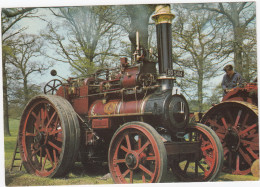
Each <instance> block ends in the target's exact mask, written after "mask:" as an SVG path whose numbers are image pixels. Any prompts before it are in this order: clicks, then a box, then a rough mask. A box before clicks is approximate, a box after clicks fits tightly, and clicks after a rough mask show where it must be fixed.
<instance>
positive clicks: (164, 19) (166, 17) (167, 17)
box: [152, 4, 175, 90]
mask: <svg viewBox="0 0 260 187" xmlns="http://www.w3.org/2000/svg"><path fill="white" fill-rule="evenodd" d="M174 17H175V16H174V15H173V14H172V13H171V7H170V5H169V4H166V5H157V6H156V8H155V15H153V16H152V19H153V20H154V21H155V24H156V34H157V48H158V62H159V79H160V77H161V85H162V90H167V89H171V88H172V86H173V80H171V79H167V77H166V71H167V69H172V28H171V25H172V19H173V18H174Z"/></svg>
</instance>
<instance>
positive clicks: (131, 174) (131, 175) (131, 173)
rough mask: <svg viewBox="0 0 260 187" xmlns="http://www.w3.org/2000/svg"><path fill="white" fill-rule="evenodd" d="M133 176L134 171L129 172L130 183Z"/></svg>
mask: <svg viewBox="0 0 260 187" xmlns="http://www.w3.org/2000/svg"><path fill="white" fill-rule="evenodd" d="M133 175H134V171H133V170H130V183H133V181H134V180H133Z"/></svg>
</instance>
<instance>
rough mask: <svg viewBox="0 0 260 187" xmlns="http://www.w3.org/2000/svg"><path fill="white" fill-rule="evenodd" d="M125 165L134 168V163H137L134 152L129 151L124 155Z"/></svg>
mask: <svg viewBox="0 0 260 187" xmlns="http://www.w3.org/2000/svg"><path fill="white" fill-rule="evenodd" d="M125 161H126V165H127V166H128V167H129V168H134V167H135V166H136V163H137V159H136V157H135V156H134V154H132V153H130V154H128V155H127V156H126V159H125Z"/></svg>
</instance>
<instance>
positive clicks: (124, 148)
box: [120, 145, 128, 153]
mask: <svg viewBox="0 0 260 187" xmlns="http://www.w3.org/2000/svg"><path fill="white" fill-rule="evenodd" d="M120 148H121V149H122V150H123V151H125V152H126V153H127V152H128V149H127V148H126V147H125V146H123V145H121V146H120Z"/></svg>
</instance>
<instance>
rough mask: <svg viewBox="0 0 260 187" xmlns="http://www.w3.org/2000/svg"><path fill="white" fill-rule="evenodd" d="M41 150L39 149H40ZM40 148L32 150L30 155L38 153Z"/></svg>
mask: <svg viewBox="0 0 260 187" xmlns="http://www.w3.org/2000/svg"><path fill="white" fill-rule="evenodd" d="M40 148H41V147H40ZM40 148H39V149H37V150H33V151H32V155H35V154H37V153H38V152H39V151H40Z"/></svg>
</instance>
